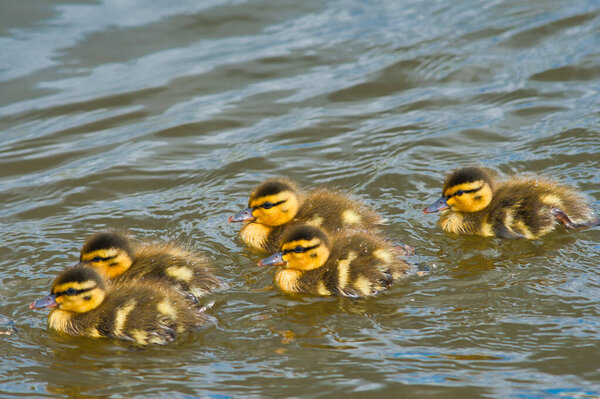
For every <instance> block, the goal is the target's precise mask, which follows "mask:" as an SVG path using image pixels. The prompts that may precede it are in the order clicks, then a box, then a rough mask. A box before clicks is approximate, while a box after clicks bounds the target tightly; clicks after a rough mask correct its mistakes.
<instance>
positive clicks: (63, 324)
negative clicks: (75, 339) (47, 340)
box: [48, 309, 73, 334]
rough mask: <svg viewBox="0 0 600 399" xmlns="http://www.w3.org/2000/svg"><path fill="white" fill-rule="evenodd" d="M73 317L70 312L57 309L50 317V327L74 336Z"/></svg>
mask: <svg viewBox="0 0 600 399" xmlns="http://www.w3.org/2000/svg"><path fill="white" fill-rule="evenodd" d="M71 316H72V314H71V313H70V312H65V311H64V310H60V309H55V310H53V311H51V312H50V314H49V315H48V325H49V326H50V328H53V329H55V330H56V331H60V332H63V333H67V334H72V333H73V332H72V326H71Z"/></svg>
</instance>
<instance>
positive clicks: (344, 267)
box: [337, 251, 356, 289]
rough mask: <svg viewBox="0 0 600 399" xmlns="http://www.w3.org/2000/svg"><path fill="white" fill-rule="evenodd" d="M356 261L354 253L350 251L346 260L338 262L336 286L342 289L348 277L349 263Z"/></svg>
mask: <svg viewBox="0 0 600 399" xmlns="http://www.w3.org/2000/svg"><path fill="white" fill-rule="evenodd" d="M354 259H356V252H353V251H351V252H350V253H349V254H348V257H347V258H346V259H341V260H339V261H338V265H337V266H338V286H339V287H340V288H341V289H344V288H345V287H346V285H347V284H348V278H349V277H350V263H351V262H352V261H353V260H354Z"/></svg>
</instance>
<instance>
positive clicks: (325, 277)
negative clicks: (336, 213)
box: [297, 230, 409, 297]
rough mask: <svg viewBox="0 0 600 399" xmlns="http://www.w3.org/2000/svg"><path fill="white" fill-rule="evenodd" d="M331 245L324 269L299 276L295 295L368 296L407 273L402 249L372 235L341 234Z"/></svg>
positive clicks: (351, 232)
mask: <svg viewBox="0 0 600 399" xmlns="http://www.w3.org/2000/svg"><path fill="white" fill-rule="evenodd" d="M331 241H332V248H331V253H330V255H329V259H328V260H327V262H326V263H325V265H324V266H323V267H321V268H317V269H313V270H308V271H306V272H304V273H302V275H300V277H299V278H298V283H297V284H298V285H297V287H298V292H307V293H311V294H315V295H333V296H348V297H362V296H369V295H374V294H376V293H378V292H379V291H382V290H383V289H385V288H387V287H389V286H390V285H391V284H392V283H393V282H394V281H395V280H397V279H399V278H400V277H402V276H404V275H405V274H406V273H407V272H408V270H409V265H408V263H406V261H404V260H403V259H402V255H404V252H403V251H402V249H400V248H396V247H393V246H391V245H390V244H389V243H388V242H386V241H385V240H384V239H382V238H380V237H378V236H375V235H373V234H370V233H367V232H356V231H350V230H342V231H340V232H338V233H337V234H335V235H333V236H332V238H331Z"/></svg>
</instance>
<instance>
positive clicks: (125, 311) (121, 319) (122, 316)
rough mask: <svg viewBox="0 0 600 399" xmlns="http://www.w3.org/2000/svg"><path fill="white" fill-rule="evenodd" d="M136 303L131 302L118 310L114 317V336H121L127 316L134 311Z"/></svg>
mask: <svg viewBox="0 0 600 399" xmlns="http://www.w3.org/2000/svg"><path fill="white" fill-rule="evenodd" d="M135 305H136V301H134V300H131V301H129V302H128V303H127V304H126V305H125V306H123V307H121V308H119V309H118V310H117V313H116V315H115V331H114V332H115V335H121V334H122V333H123V327H124V326H125V323H126V322H127V316H129V313H131V311H132V310H133V309H135Z"/></svg>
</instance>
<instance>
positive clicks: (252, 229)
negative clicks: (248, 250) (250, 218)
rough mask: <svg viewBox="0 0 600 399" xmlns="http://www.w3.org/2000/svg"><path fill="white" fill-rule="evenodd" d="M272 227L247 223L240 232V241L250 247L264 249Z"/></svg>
mask: <svg viewBox="0 0 600 399" xmlns="http://www.w3.org/2000/svg"><path fill="white" fill-rule="evenodd" d="M271 230H272V227H269V226H265V225H264V224H260V223H248V224H246V225H245V226H244V227H242V230H241V231H240V236H241V237H242V240H244V242H245V243H246V244H248V245H250V246H251V247H254V248H259V249H265V243H266V241H267V238H268V236H269V233H270V232H271Z"/></svg>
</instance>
